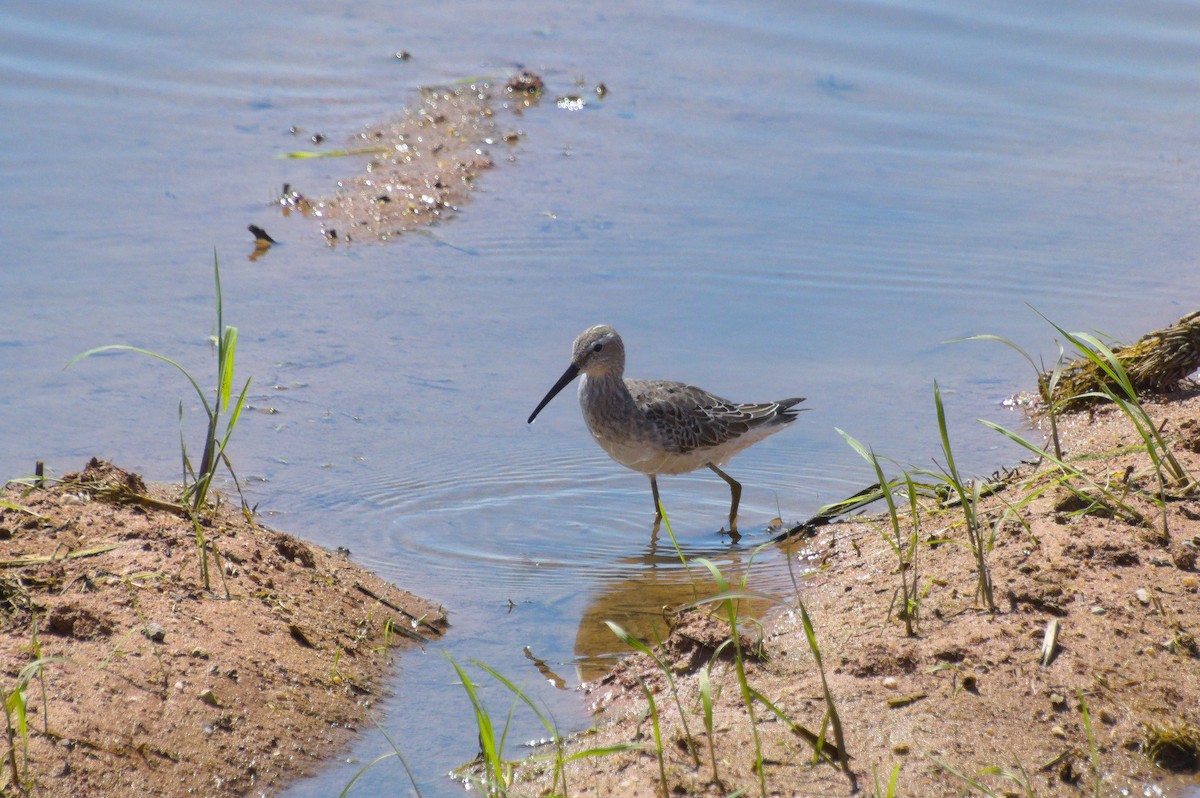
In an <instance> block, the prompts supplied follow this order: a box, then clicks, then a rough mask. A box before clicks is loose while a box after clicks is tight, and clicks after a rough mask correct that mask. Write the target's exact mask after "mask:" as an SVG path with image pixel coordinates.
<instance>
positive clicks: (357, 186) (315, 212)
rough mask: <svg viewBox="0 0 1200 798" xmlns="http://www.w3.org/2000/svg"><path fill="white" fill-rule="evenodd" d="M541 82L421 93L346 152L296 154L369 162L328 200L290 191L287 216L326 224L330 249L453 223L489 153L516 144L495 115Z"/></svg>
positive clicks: (525, 98)
mask: <svg viewBox="0 0 1200 798" xmlns="http://www.w3.org/2000/svg"><path fill="white" fill-rule="evenodd" d="M541 87H542V83H541V80H540V78H538V77H537V76H535V75H532V74H529V73H521V74H520V75H518V76H516V77H514V78H513V79H512V80H510V81H509V82H508V83H507V84H506V85H504V86H503V87H501V88H497V87H495V86H494V85H493V84H492V83H490V82H488V81H482V80H480V81H473V82H470V83H466V84H463V85H458V86H452V87H441V88H423V89H421V93H420V103H419V104H417V105H416V106H415V107H410V108H406V109H405V110H404V112H403V113H402V115H401V116H400V117H399V118H398V119H395V120H392V121H390V122H387V123H384V124H380V125H373V126H370V127H368V128H367V129H366V130H363V131H362V132H360V133H359V134H358V135H357V136H356V137H355V138H354V140H353V141H352V142H351V143H350V144H349V145H348V146H347V148H346V149H343V150H338V151H334V152H315V153H314V152H296V153H290V154H289V157H293V158H312V157H330V156H359V155H363V156H367V157H368V158H369V160H368V161H367V163H366V168H365V169H364V171H363V172H362V173H361V174H358V175H357V176H354V177H351V178H347V179H343V180H339V181H338V188H337V191H336V193H334V194H333V196H330V197H321V198H310V197H306V196H305V195H303V194H301V193H299V192H298V191H295V190H294V189H293V188H292V187H291V186H290V185H285V186H284V190H283V194H282V196H281V197H280V199H279V202H280V205H281V206H282V207H283V210H284V214H285V215H287V214H289V213H290V212H291V211H292V210H298V211H300V212H301V213H303V214H304V215H305V216H313V217H316V218H318V219H320V220H321V229H322V232H323V233H324V235H325V237H326V238H327V239H328V240H329V241H330V243H338V242H346V243H348V242H350V241H380V242H382V241H388V240H389V239H391V238H394V237H397V236H399V235H401V234H402V233H405V232H409V231H411V230H415V229H418V228H421V227H425V226H427V225H430V224H432V223H433V222H435V221H438V220H440V219H446V218H448V217H450V216H452V215H453V214H454V213H455V212H456V211H457V210H458V207H459V206H460V205H461V204H462V203H464V202H466V201H467V199H468V198H469V197H470V194H471V190H472V189H473V187H474V182H475V178H476V177H477V176H478V175H479V173H480V172H483V171H484V170H486V169H490V168H492V166H493V165H494V161H493V159H492V156H491V148H492V147H493V146H495V145H497V144H511V143H513V142H515V141H516V140H517V139H518V138H519V134H518V133H516V132H515V131H504V132H501V131H500V129H499V127H498V125H497V123H496V109H497V108H504V109H508V110H511V111H513V112H514V113H519V112H520V110H521V109H522V108H524V107H526V106H528V105H530V104H532V103H534V102H536V101H537V99H538V97H540V95H541Z"/></svg>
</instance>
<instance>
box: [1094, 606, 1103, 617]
mask: <svg viewBox="0 0 1200 798" xmlns="http://www.w3.org/2000/svg"><path fill="white" fill-rule="evenodd" d="M1103 614H1104V608H1103V607H1101V606H1099V605H1097V606H1095V607H1092V615H1103Z"/></svg>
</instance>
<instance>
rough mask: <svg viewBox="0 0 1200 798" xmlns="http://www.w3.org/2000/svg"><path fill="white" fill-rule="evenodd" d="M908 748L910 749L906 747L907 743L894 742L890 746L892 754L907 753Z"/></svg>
mask: <svg viewBox="0 0 1200 798" xmlns="http://www.w3.org/2000/svg"><path fill="white" fill-rule="evenodd" d="M909 750H910V749H909V747H908V743H896V744H895V745H893V746H892V753H893V754H901V755H904V754H907V753H908V752H909Z"/></svg>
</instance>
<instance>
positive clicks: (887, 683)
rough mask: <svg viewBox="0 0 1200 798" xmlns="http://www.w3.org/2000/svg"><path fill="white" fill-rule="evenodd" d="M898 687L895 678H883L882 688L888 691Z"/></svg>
mask: <svg viewBox="0 0 1200 798" xmlns="http://www.w3.org/2000/svg"><path fill="white" fill-rule="evenodd" d="M898 685H899V682H897V681H896V677H895V676H885V677H883V686H884V687H886V688H888V689H889V690H895V689H896V687H897V686H898Z"/></svg>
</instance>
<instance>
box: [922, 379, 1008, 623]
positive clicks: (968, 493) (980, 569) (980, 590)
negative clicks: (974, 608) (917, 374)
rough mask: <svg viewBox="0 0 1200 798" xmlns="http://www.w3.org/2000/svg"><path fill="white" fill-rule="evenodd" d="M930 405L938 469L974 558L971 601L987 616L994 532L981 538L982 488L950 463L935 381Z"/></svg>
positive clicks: (991, 605) (993, 604)
mask: <svg viewBox="0 0 1200 798" xmlns="http://www.w3.org/2000/svg"><path fill="white" fill-rule="evenodd" d="M933 401H934V404H935V405H936V406H937V420H938V432H939V433H940V435H941V438H942V454H943V455H944V456H945V458H946V464H945V466H942V467H941V468H942V476H943V477H944V478H945V480H946V482H947V484H949V486H950V488H951V489H952V490H953V491H954V493H955V495H956V496H957V497H958V501H959V505H960V507H961V509H962V512H963V519H964V521H965V526H966V531H967V546H968V548H970V550H971V554H972V555H973V556H974V557H975V600H976V601H977V602H978V601H981V600H982V602H983V605H984V607H985V608H986V609H987V610H988V612H995V611H996V601H995V598H994V597H993V592H992V574H991V569H990V566H989V565H988V555H989V554H990V553H991V551H992V546H993V545H995V542H996V540H995V534H994V529H993V532H992V534H989V535H985V534H984V530H983V524H982V522H981V520H980V518H979V513H978V510H979V499H980V495H981V490H982V484H981V483H980V481H979V480H972V481H970V482H969V483H968V481H967V480H965V479H963V477H962V475H961V474H960V473H959V470H958V466H957V465H955V463H954V451H953V450H952V449H951V447H950V432H949V430H948V429H947V427H946V408H945V406H944V405H943V404H942V392H941V389H940V388H939V387H938V384H937V381H936V380H935V381H934V383H933Z"/></svg>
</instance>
